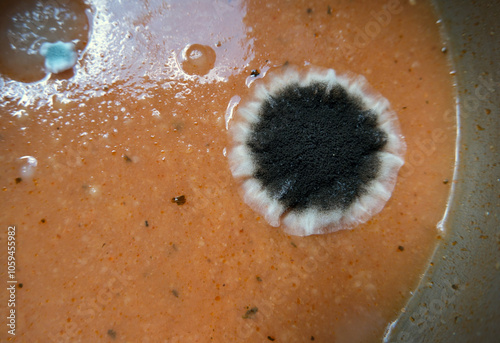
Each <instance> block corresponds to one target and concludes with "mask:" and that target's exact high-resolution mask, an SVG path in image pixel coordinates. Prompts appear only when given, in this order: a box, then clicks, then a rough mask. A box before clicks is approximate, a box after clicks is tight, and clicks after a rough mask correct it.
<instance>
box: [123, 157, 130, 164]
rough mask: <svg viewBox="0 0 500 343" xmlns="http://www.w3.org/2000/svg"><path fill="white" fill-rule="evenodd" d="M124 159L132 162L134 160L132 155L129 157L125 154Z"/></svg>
mask: <svg viewBox="0 0 500 343" xmlns="http://www.w3.org/2000/svg"><path fill="white" fill-rule="evenodd" d="M123 159H124V160H125V162H127V163H130V162H132V159H131V158H130V157H128V156H127V155H123Z"/></svg>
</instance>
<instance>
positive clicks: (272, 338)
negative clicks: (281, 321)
mask: <svg viewBox="0 0 500 343" xmlns="http://www.w3.org/2000/svg"><path fill="white" fill-rule="evenodd" d="M267 339H268V340H270V341H271V342H274V340H275V338H274V337H273V336H267Z"/></svg>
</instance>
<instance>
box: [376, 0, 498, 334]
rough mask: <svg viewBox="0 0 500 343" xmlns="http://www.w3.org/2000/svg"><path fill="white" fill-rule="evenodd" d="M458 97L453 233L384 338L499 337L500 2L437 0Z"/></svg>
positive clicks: (449, 220) (449, 217)
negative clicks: (499, 63)
mask: <svg viewBox="0 0 500 343" xmlns="http://www.w3.org/2000/svg"><path fill="white" fill-rule="evenodd" d="M435 5H436V7H437V10H438V12H439V14H440V17H441V18H442V20H443V23H442V24H443V28H444V30H445V35H446V36H448V37H449V39H450V41H449V45H448V46H449V53H450V54H451V59H452V64H453V67H454V68H455V72H456V82H457V97H458V132H459V135H458V140H457V165H456V169H455V175H454V185H453V187H452V194H451V199H450V202H449V206H448V210H447V213H446V216H445V219H444V228H445V231H446V235H445V237H444V238H443V240H442V242H441V243H440V244H439V245H438V247H437V249H436V251H435V253H434V256H433V257H432V260H431V263H430V265H429V268H428V269H427V271H426V273H425V275H424V276H423V278H422V280H421V282H420V284H419V286H418V289H417V290H416V292H415V293H414V295H413V296H412V298H411V299H410V300H409V302H408V304H407V306H406V307H405V310H404V312H403V313H402V314H401V315H400V317H399V318H398V319H397V320H396V321H395V322H393V323H392V325H391V326H390V327H389V328H388V330H387V333H386V335H385V338H384V341H385V342H498V341H499V340H500V218H499V210H498V209H499V206H500V201H499V195H500V158H499V157H500V156H499V155H500V154H499V153H498V147H499V145H498V142H499V132H500V69H499V68H498V64H497V63H498V61H500V23H499V21H498V18H500V5H499V3H498V2H495V1H467V0H461V1H458V2H457V1H453V2H452V1H447V0H436V1H435Z"/></svg>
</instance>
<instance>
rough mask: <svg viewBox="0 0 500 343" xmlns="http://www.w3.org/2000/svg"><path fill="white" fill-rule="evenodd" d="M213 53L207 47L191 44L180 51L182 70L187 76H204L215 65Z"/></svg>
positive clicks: (212, 50)
mask: <svg viewBox="0 0 500 343" xmlns="http://www.w3.org/2000/svg"><path fill="white" fill-rule="evenodd" d="M215 59H216V56H215V51H214V49H212V48H211V47H209V46H208V45H201V44H192V45H188V46H186V47H185V48H184V50H183V51H182V70H183V71H184V72H185V73H186V74H189V75H200V76H203V75H206V74H208V72H209V71H210V70H212V68H213V67H214V65H215Z"/></svg>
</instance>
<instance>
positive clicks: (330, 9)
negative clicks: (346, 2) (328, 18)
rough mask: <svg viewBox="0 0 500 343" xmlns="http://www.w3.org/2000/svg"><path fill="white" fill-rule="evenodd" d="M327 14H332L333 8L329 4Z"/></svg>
mask: <svg viewBox="0 0 500 343" xmlns="http://www.w3.org/2000/svg"><path fill="white" fill-rule="evenodd" d="M326 14H332V8H331V7H330V5H328V7H327V8H326Z"/></svg>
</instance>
